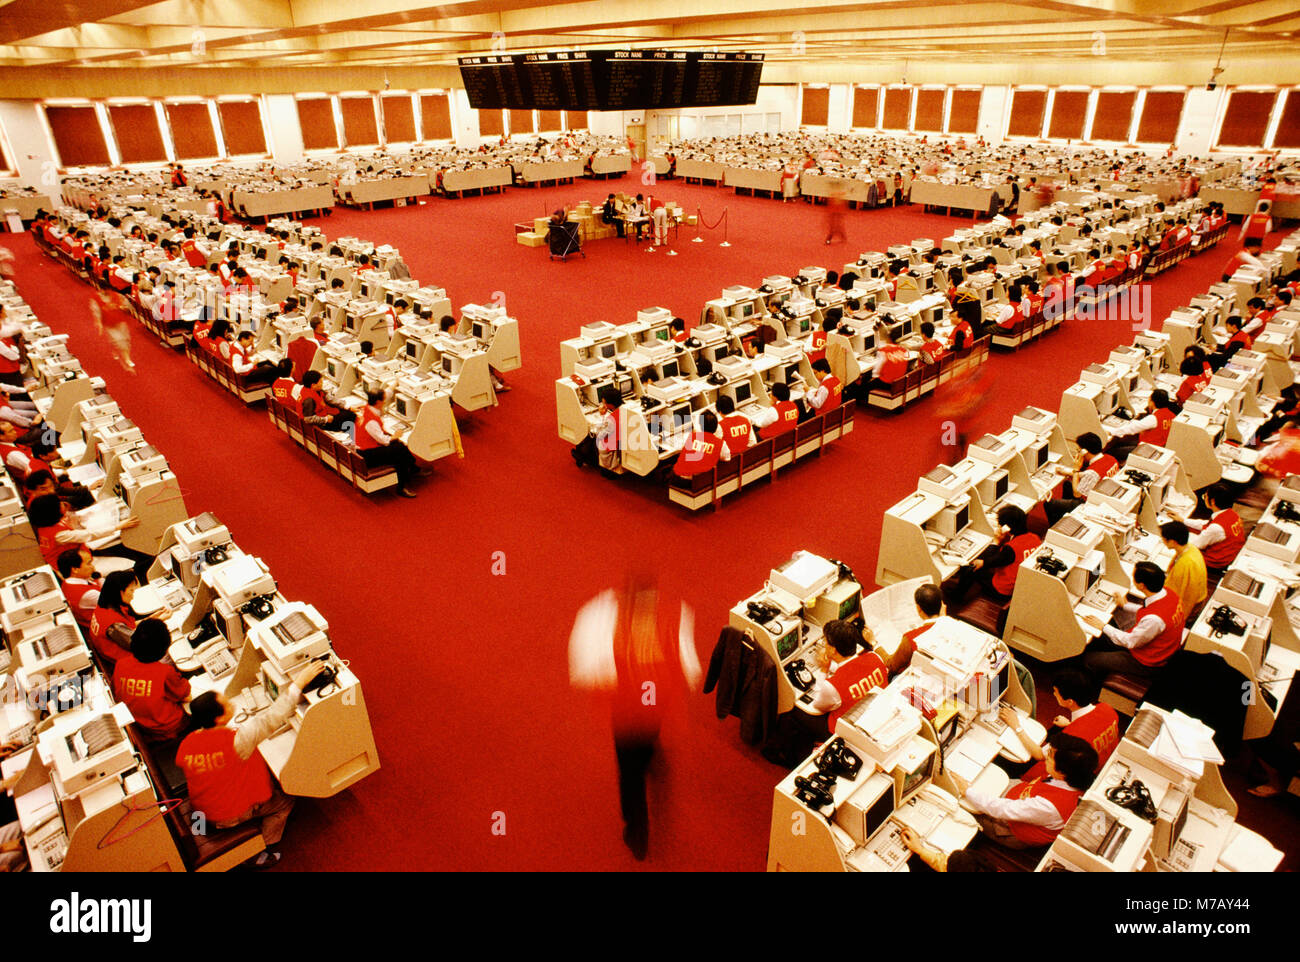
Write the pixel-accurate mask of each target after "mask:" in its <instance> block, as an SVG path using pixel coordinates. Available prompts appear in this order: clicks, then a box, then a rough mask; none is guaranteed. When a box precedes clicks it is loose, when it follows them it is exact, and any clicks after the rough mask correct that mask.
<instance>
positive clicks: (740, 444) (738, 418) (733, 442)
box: [718, 394, 755, 461]
mask: <svg viewBox="0 0 1300 962" xmlns="http://www.w3.org/2000/svg"><path fill="white" fill-rule="evenodd" d="M718 413H719V414H721V415H722V420H720V421H719V422H718V434H719V435H720V436H721V437H722V443H723V444H724V445H726V448H727V456H726V460H728V461H730V460H731V459H732V458H735V457H739V456H740V453H741V452H742V451H744V450H745V449H746V448H748V447H749V446H750V445H751V444H753V443H754V442H755V438H754V428H753V425H752V424H750V422H749V418H747V417H745V415H743V414H737V413H736V402H735V401H733V400H732V399H731V398H730V397H728V396H727V395H725V394H724V395H722V396H721V397H719V398H718Z"/></svg>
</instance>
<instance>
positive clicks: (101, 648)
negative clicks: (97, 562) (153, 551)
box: [86, 570, 140, 678]
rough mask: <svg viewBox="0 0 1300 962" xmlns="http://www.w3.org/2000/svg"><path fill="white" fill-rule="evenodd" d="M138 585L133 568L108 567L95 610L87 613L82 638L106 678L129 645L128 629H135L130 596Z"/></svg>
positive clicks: (126, 651) (138, 581)
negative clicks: (85, 633)
mask: <svg viewBox="0 0 1300 962" xmlns="http://www.w3.org/2000/svg"><path fill="white" fill-rule="evenodd" d="M139 586H140V579H139V578H137V577H136V574H135V572H134V571H131V570H127V571H110V572H109V573H108V574H107V575H105V576H104V584H103V586H102V587H101V588H100V590H99V598H98V599H97V603H96V605H95V610H94V611H93V612H91V615H90V631H89V632H88V633H87V636H86V640H87V641H88V642H90V647H91V648H93V649H94V651H95V654H96V655H98V656H99V659H100V662H101V664H102V665H103V668H104V671H105V673H106V674H108V676H109V677H110V678H111V677H112V675H113V668H114V666H116V664H117V663H118V661H120V660H121V659H122V658H123V657H125V656H126V654H127V653H128V651H129V649H130V647H131V633H132V632H133V631H135V623H136V622H135V612H134V611H133V610H132V608H131V599H132V598H133V597H134V596H135V589H136V588H138V587H139Z"/></svg>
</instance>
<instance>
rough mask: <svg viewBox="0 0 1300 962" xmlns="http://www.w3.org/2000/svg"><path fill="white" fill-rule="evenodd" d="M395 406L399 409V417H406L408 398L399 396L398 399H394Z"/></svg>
mask: <svg viewBox="0 0 1300 962" xmlns="http://www.w3.org/2000/svg"><path fill="white" fill-rule="evenodd" d="M393 406H394V407H396V408H397V416H398V417H399V418H404V417H406V398H404V397H402V396H401V395H400V394H399V395H397V397H395V398H394V399H393Z"/></svg>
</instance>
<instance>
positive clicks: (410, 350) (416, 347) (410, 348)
mask: <svg viewBox="0 0 1300 962" xmlns="http://www.w3.org/2000/svg"><path fill="white" fill-rule="evenodd" d="M406 356H407V357H409V358H411V359H412V360H414V359H415V358H417V357H419V356H420V342H419V341H407V342H406Z"/></svg>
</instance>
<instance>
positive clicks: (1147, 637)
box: [1083, 561, 1186, 678]
mask: <svg viewBox="0 0 1300 962" xmlns="http://www.w3.org/2000/svg"><path fill="white" fill-rule="evenodd" d="M1133 586H1134V587H1135V588H1137V590H1138V593H1139V594H1141V595H1142V598H1143V602H1142V604H1141V605H1135V604H1132V603H1130V602H1128V601H1127V600H1125V599H1124V598H1123V597H1122V596H1121V597H1120V598H1119V599H1118V600H1119V601H1120V609H1121V610H1123V611H1124V612H1125V613H1126V614H1127V615H1129V616H1131V617H1132V619H1133V627H1132V628H1130V629H1128V630H1124V629H1122V628H1119V627H1116V626H1115V625H1108V624H1104V623H1103V622H1102V620H1101V619H1100V618H1098V617H1097V616H1095V615H1085V616H1084V619H1083V620H1084V621H1086V622H1087V623H1088V624H1090V625H1092V626H1093V627H1094V628H1096V629H1098V630H1099V631H1101V633H1102V637H1100V638H1097V639H1096V640H1094V641H1093V642H1091V643H1090V644H1089V645H1088V647H1087V648H1086V649H1085V650H1084V653H1083V667H1084V668H1085V669H1087V670H1088V671H1089V672H1091V673H1092V674H1093V675H1095V676H1097V677H1098V678H1105V676H1107V675H1109V674H1112V673H1115V672H1118V673H1120V674H1124V675H1137V676H1139V677H1142V678H1151V677H1153V676H1154V675H1155V674H1156V673H1157V672H1158V671H1159V670H1160V669H1161V668H1163V667H1164V666H1165V664H1167V663H1168V661H1169V659H1170V658H1172V657H1173V656H1174V655H1175V654H1177V652H1178V649H1180V648H1181V647H1182V646H1183V623H1184V621H1186V612H1184V611H1183V602H1182V599H1180V598H1179V597H1178V595H1177V594H1175V593H1174V592H1172V591H1170V590H1168V589H1167V588H1165V573H1164V572H1163V571H1161V570H1160V568H1159V567H1157V566H1156V565H1154V564H1152V563H1151V562H1150V561H1139V562H1138V563H1137V564H1136V565H1135V566H1134V568H1133Z"/></svg>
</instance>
